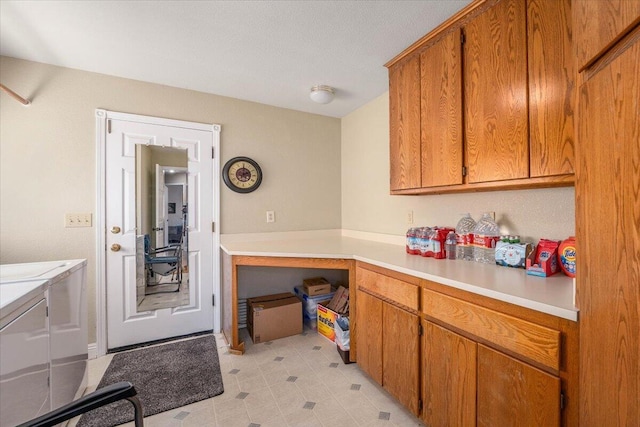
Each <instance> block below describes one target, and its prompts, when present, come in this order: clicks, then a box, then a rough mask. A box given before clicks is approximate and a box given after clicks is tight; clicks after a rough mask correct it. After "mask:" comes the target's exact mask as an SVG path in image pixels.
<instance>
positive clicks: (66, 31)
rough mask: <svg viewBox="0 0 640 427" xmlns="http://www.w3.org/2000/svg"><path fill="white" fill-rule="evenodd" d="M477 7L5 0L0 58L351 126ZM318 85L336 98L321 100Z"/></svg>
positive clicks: (450, 3)
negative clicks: (406, 56) (343, 120)
mask: <svg viewBox="0 0 640 427" xmlns="http://www.w3.org/2000/svg"><path fill="white" fill-rule="evenodd" d="M469 2H470V0H422V1H382V0H380V1H339V0H336V1H324V0H323V1H88V0H85V1H24V0H20V1H13V0H11V1H9V0H1V1H0V54H2V55H5V56H10V57H15V58H21V59H27V60H30V61H36V62H44V63H47V64H54V65H59V66H63V67H68V68H75V69H80V70H86V71H92V72H97V73H103V74H108V75H112V76H120V77H126V78H130V79H135V80H143V81H147V82H153V83H159V84H163V85H168V86H175V87H179V88H185V89H192V90H197V91H201V92H207V93H213V94H217V95H223V96H229V97H233V98H239V99H244V100H249V101H255V102H260V103H264V104H269V105H275V106H278V107H284V108H291V109H294V110H299V111H306V112H310V113H316V114H322V115H326V116H332V117H343V116H345V115H346V114H348V113H350V112H352V111H354V110H355V109H357V108H359V107H360V106H362V105H364V104H366V103H367V102H369V101H371V100H372V99H374V98H376V97H377V96H379V95H381V94H382V93H384V92H385V91H386V90H387V89H388V80H387V69H386V68H385V67H384V64H385V63H386V62H387V61H389V60H390V59H392V58H393V57H394V56H396V55H397V54H398V53H400V52H401V51H402V50H404V49H405V48H406V47H408V46H409V45H411V44H412V43H413V42H414V41H416V40H417V39H419V38H420V37H422V36H423V35H425V34H426V33H427V32H429V31H430V30H431V29H433V28H434V27H436V26H437V25H438V24H440V23H441V22H443V21H444V20H446V19H447V18H448V17H449V16H451V15H453V14H454V13H455V12H457V11H458V10H460V9H462V8H463V7H464V6H465V5H467V4H468V3H469ZM2 83H3V84H5V85H6V86H8V87H11V82H10V81H2ZM315 84H325V85H329V86H332V87H334V88H335V89H336V97H335V100H334V101H333V102H332V103H330V104H326V105H320V104H315V103H313V102H312V101H311V100H310V99H309V90H310V88H311V86H313V85H315Z"/></svg>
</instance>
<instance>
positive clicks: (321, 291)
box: [302, 277, 331, 297]
mask: <svg viewBox="0 0 640 427" xmlns="http://www.w3.org/2000/svg"><path fill="white" fill-rule="evenodd" d="M302 286H303V287H304V290H305V292H306V294H307V295H309V296H310V297H314V296H316V295H325V294H328V293H330V292H331V283H329V281H328V280H327V279H325V278H324V277H313V278H311V279H304V280H303V281H302Z"/></svg>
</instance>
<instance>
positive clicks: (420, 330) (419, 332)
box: [418, 325, 424, 337]
mask: <svg viewBox="0 0 640 427" xmlns="http://www.w3.org/2000/svg"><path fill="white" fill-rule="evenodd" d="M422 334H424V328H423V327H422V325H418V336H419V337H421V336H422Z"/></svg>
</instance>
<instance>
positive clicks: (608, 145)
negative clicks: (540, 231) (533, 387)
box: [576, 2, 640, 426]
mask: <svg viewBox="0 0 640 427" xmlns="http://www.w3.org/2000/svg"><path fill="white" fill-rule="evenodd" d="M603 3H611V2H603ZM636 3H638V4H640V2H636ZM603 21H606V22H608V20H607V19H604V20H603ZM613 24H615V21H614V22H612V25H613ZM602 25H604V24H600V27H601V26H602ZM589 33H591V31H589ZM585 74H586V75H585V83H584V84H583V85H582V87H581V88H580V99H579V109H580V113H579V114H580V123H579V126H578V138H579V143H580V150H579V152H578V154H579V157H578V163H577V166H578V167H577V171H576V174H577V186H576V233H577V234H576V240H577V242H578V243H579V250H580V257H579V258H578V265H577V272H578V274H577V289H578V303H579V307H580V414H581V417H582V418H581V421H582V423H584V425H589V426H600V425H612V426H614V425H618V426H623V425H637V422H638V420H639V419H640V408H639V407H640V405H639V404H638V396H639V395H640V367H639V365H640V362H639V361H640V287H639V286H638V283H639V282H640V118H639V116H638V102H639V100H640V27H637V28H636V30H634V32H632V33H631V34H629V36H628V37H626V38H625V39H623V40H622V41H621V43H620V45H619V46H617V47H616V48H615V49H614V50H613V51H612V52H610V54H607V56H606V57H605V58H604V62H603V63H598V64H596V69H594V70H588V71H587V72H586V73H585ZM582 423H581V424H582Z"/></svg>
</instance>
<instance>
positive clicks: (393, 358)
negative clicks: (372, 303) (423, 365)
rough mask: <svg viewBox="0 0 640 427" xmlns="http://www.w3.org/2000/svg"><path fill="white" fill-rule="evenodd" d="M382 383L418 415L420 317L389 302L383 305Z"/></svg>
mask: <svg viewBox="0 0 640 427" xmlns="http://www.w3.org/2000/svg"><path fill="white" fill-rule="evenodd" d="M382 319H383V327H382V331H383V332H382V335H383V337H384V340H383V342H382V362H383V368H382V375H383V379H382V386H383V387H384V389H385V390H387V391H388V392H389V393H390V394H391V395H392V396H394V397H395V398H396V399H398V401H399V402H400V403H401V404H402V405H403V406H405V407H406V408H407V409H409V410H410V411H411V412H412V413H413V414H414V415H418V399H419V398H420V376H419V372H420V368H419V354H420V353H419V345H420V337H419V335H418V328H419V324H420V323H419V318H418V315H416V314H411V313H409V312H407V311H404V310H402V309H401V308H398V307H395V306H393V305H391V304H389V303H383V305H382Z"/></svg>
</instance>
